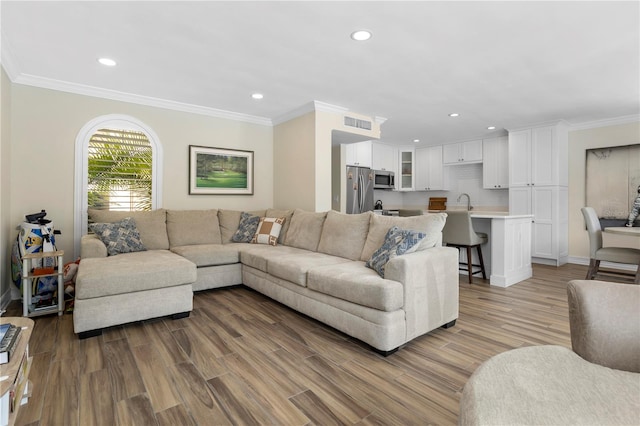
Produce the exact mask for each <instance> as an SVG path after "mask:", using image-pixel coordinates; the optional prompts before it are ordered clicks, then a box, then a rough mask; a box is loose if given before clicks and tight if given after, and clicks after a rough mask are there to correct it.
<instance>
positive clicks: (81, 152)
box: [73, 114, 163, 258]
mask: <svg viewBox="0 0 640 426" xmlns="http://www.w3.org/2000/svg"><path fill="white" fill-rule="evenodd" d="M108 128H111V129H121V130H129V131H136V132H142V133H144V134H145V135H146V137H147V139H148V140H149V143H150V144H151V150H152V165H151V209H152V210H155V209H159V208H161V207H162V165H163V151H162V144H161V143H160V139H159V138H158V135H156V133H155V132H154V131H153V130H152V129H151V127H149V126H147V125H146V124H144V123H143V122H142V121H140V120H138V119H136V118H134V117H131V116H128V115H122V114H109V115H103V116H100V117H96V118H94V119H93V120H91V121H89V122H88V123H86V124H85V125H84V126H83V127H82V129H80V131H79V132H78V135H77V136H76V143H75V154H76V155H75V157H76V158H75V184H74V200H73V204H74V208H73V211H74V214H73V231H74V232H73V235H74V237H73V247H74V258H78V257H79V256H80V239H81V238H82V236H83V235H85V234H86V233H87V229H88V228H87V221H88V219H89V218H88V214H87V208H88V205H87V204H88V197H87V189H88V188H87V186H88V185H87V183H88V166H89V154H88V148H89V141H90V140H91V136H93V134H94V133H96V132H97V131H98V130H100V129H108Z"/></svg>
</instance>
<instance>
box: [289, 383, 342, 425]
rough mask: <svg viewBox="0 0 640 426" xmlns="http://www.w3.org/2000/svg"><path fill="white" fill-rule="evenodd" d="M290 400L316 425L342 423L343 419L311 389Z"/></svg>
mask: <svg viewBox="0 0 640 426" xmlns="http://www.w3.org/2000/svg"><path fill="white" fill-rule="evenodd" d="M290 399H291V402H292V403H293V404H294V405H295V406H296V407H298V409H299V410H300V411H302V412H303V413H304V414H305V416H307V417H308V418H310V419H311V421H312V422H313V423H315V424H317V425H342V424H344V422H343V420H342V419H340V418H339V417H338V416H336V414H334V413H333V411H331V408H329V407H327V406H326V405H325V404H324V402H323V401H322V400H321V399H320V398H318V397H317V395H315V394H314V393H313V392H312V391H310V390H307V391H304V392H302V393H300V394H298V395H296V396H294V397H291V398H290Z"/></svg>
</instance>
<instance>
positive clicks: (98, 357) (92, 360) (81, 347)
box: [77, 336, 104, 374]
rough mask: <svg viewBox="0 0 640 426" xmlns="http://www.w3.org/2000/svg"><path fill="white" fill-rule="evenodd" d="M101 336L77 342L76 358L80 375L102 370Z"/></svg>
mask: <svg viewBox="0 0 640 426" xmlns="http://www.w3.org/2000/svg"><path fill="white" fill-rule="evenodd" d="M102 344H103V341H102V338H101V336H98V337H92V338H89V339H83V340H78V348H77V357H78V362H79V364H80V374H88V373H91V372H93V371H98V370H102V369H103V368H104V357H103V354H102Z"/></svg>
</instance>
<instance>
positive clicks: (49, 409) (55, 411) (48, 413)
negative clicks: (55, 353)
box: [40, 359, 80, 426]
mask: <svg viewBox="0 0 640 426" xmlns="http://www.w3.org/2000/svg"><path fill="white" fill-rule="evenodd" d="M78 370H79V367H78V361H77V360H70V359H65V360H62V361H53V362H52V363H51V367H50V369H49V381H48V383H47V390H46V393H45V397H44V404H43V406H42V417H41V419H40V424H41V425H43V426H46V425H65V426H75V425H78V413H79V410H78V391H79V389H78V388H79V386H80V385H79V375H78Z"/></svg>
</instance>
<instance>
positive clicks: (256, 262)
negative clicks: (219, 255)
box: [238, 244, 307, 272]
mask: <svg viewBox="0 0 640 426" xmlns="http://www.w3.org/2000/svg"><path fill="white" fill-rule="evenodd" d="M238 246H239V247H238V250H240V261H241V262H242V264H243V265H247V266H251V267H252V268H256V269H259V270H261V271H262V272H267V261H268V260H269V259H274V258H277V257H281V256H285V255H289V254H300V253H307V251H306V250H302V249H299V248H295V247H289V246H267V245H263V244H238Z"/></svg>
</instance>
